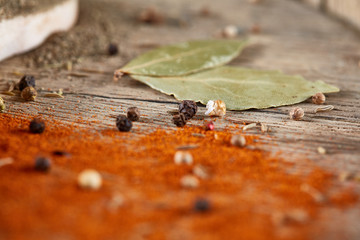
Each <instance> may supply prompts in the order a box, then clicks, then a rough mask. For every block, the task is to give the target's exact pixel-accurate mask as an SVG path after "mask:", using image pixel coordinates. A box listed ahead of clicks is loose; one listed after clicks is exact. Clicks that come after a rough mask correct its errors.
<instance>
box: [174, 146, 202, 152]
mask: <svg viewBox="0 0 360 240" xmlns="http://www.w3.org/2000/svg"><path fill="white" fill-rule="evenodd" d="M198 147H199V145H197V144H188V145H181V146H178V147H176V149H177V150H182V151H184V150H190V149H195V148H198Z"/></svg>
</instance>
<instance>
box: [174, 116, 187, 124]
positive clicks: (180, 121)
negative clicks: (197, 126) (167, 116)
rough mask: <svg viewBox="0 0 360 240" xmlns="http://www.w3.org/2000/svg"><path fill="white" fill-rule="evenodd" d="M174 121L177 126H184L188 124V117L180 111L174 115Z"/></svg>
mask: <svg viewBox="0 0 360 240" xmlns="http://www.w3.org/2000/svg"><path fill="white" fill-rule="evenodd" d="M173 122H174V124H175V125H176V126H177V127H183V126H185V125H186V118H185V116H184V114H182V113H179V114H176V115H174V117H173Z"/></svg>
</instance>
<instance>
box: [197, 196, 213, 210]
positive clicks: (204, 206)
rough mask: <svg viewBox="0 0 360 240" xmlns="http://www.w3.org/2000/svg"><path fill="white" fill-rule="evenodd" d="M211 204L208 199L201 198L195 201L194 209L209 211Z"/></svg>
mask: <svg viewBox="0 0 360 240" xmlns="http://www.w3.org/2000/svg"><path fill="white" fill-rule="evenodd" d="M210 207H211V204H210V202H209V201H208V200H207V199H204V198H199V199H196V201H195V203H194V211H196V212H201V213H204V212H207V211H209V210H210Z"/></svg>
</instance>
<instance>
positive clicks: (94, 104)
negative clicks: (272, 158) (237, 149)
mask: <svg viewBox="0 0 360 240" xmlns="http://www.w3.org/2000/svg"><path fill="white" fill-rule="evenodd" d="M92 2H94V0H92V1H88V2H86V4H91V3H92ZM84 3H85V1H83V2H82V4H84ZM107 4H109V6H111V4H113V5H114V6H115V5H116V4H118V5H119V6H121V7H122V8H123V9H126V10H124V12H123V16H120V18H122V21H118V22H117V23H116V27H117V28H118V33H117V35H115V36H113V39H114V40H116V41H117V42H118V43H120V51H121V54H120V55H118V56H117V57H107V56H102V57H97V58H85V59H84V60H83V61H82V62H81V63H80V64H78V65H75V66H74V68H73V70H72V72H69V71H68V70H65V69H62V70H57V69H52V68H38V69H36V68H27V67H26V65H25V64H24V62H23V61H22V59H23V56H18V57H14V58H12V59H9V60H6V61H4V62H2V63H1V64H0V90H6V88H7V83H8V81H9V80H18V79H19V78H20V75H21V74H22V73H26V74H33V75H34V76H36V78H37V86H38V87H39V88H40V87H43V88H44V89H45V90H43V91H41V93H40V97H39V98H38V99H37V101H36V102H28V103H25V102H23V101H22V100H21V99H20V98H19V97H16V96H5V95H1V96H2V97H3V98H4V99H5V101H6V103H7V106H8V109H10V110H11V113H13V114H16V115H22V114H23V113H35V114H42V115H49V116H53V117H54V118H56V119H61V120H63V121H65V122H76V121H77V119H78V118H84V119H89V120H91V121H93V123H92V124H91V126H89V127H91V128H96V129H102V128H109V127H114V118H113V116H114V115H116V114H119V113H121V112H124V111H125V110H126V108H127V107H129V106H139V107H140V109H141V111H142V113H143V114H144V115H146V117H145V118H144V119H145V120H144V121H143V122H141V123H139V124H140V125H141V126H142V127H149V128H150V127H151V128H152V127H174V126H173V124H172V123H171V118H172V117H171V114H170V113H169V111H171V110H173V109H176V108H177V104H178V102H177V101H176V100H175V99H174V98H173V97H171V96H166V95H164V94H161V93H159V92H157V91H155V90H152V89H151V88H150V87H148V86H146V85H144V84H142V83H139V82H137V81H135V80H132V79H130V78H129V77H124V78H122V79H121V81H119V82H113V80H112V74H113V71H114V70H115V69H116V68H118V67H120V66H122V65H123V64H125V63H126V62H127V61H129V60H130V59H132V58H133V57H135V56H137V55H139V54H140V53H142V52H144V51H146V50H148V49H151V48H148V47H144V45H162V44H168V43H176V42H181V41H186V40H189V39H208V38H212V37H214V35H216V33H217V32H218V31H219V30H220V29H222V28H223V27H225V26H227V25H229V24H235V25H238V26H240V27H243V28H244V29H250V28H251V27H252V26H253V25H254V24H258V25H259V26H261V32H260V33H259V34H251V33H250V34H249V35H248V38H249V40H250V43H251V45H250V46H249V47H248V48H247V49H245V51H244V53H243V54H242V55H241V56H240V57H238V58H237V59H236V60H235V61H233V62H232V63H231V64H232V65H236V66H244V67H250V68H257V69H280V70H282V71H284V72H285V73H288V74H300V75H303V76H304V77H305V78H307V79H309V80H317V79H321V80H324V81H326V82H327V83H330V84H334V85H337V86H338V87H340V89H341V92H340V93H336V94H331V95H328V98H327V104H331V105H334V106H335V109H334V110H333V111H330V112H323V113H317V114H314V113H311V110H312V108H313V107H314V105H312V104H311V103H310V102H305V103H302V104H298V105H297V106H298V107H303V108H304V109H305V110H306V111H307V112H306V115H305V118H304V119H303V120H302V121H291V120H289V118H288V112H289V110H290V109H291V108H292V106H288V107H279V108H272V109H265V110H248V111H231V112H229V113H228V114H227V116H226V117H225V118H224V119H222V120H219V121H218V122H217V128H218V129H221V128H223V127H225V126H227V125H229V124H232V122H233V121H232V120H233V119H235V120H238V121H240V122H242V121H244V122H262V123H265V124H267V125H268V126H270V127H271V129H272V131H271V132H270V134H262V133H261V132H260V131H259V130H251V131H248V133H249V134H257V135H261V139H262V141H264V142H270V141H271V144H268V145H265V148H266V149H268V150H271V151H273V152H278V151H282V152H283V155H284V157H285V159H286V160H289V161H293V160H295V159H302V158H308V159H311V160H314V161H316V162H317V164H319V165H321V166H324V167H326V168H331V169H336V170H337V171H343V170H344V171H345V170H356V171H359V170H360V161H359V160H360V157H359V154H360V120H359V118H360V111H359V108H360V101H359V100H360V66H359V64H360V63H359V61H360V41H359V40H360V39H359V34H358V33H356V32H354V31H353V30H351V29H350V28H347V26H345V25H343V24H341V23H339V22H336V21H335V20H334V19H331V18H328V17H327V16H325V15H322V14H321V13H319V12H317V11H316V10H314V9H311V8H310V7H308V6H306V5H302V4H300V3H298V2H296V1H285V0H284V1H273V0H267V1H264V2H263V3H261V4H251V3H249V1H239V0H223V1H206V0H202V1H195V2H194V1H190V0H184V1H181V3H180V2H177V1H171V0H157V1H151V2H147V1H143V0H136V1H128V2H120V1H116V0H111V1H107ZM150 5H154V6H157V8H159V9H160V10H161V11H163V12H164V13H167V14H181V13H184V12H187V13H189V14H190V18H189V19H190V20H189V22H188V25H187V26H185V27H175V26H171V25H168V24H163V25H158V26H152V25H144V24H134V22H133V20H132V18H131V16H132V17H133V16H134V15H133V14H134V13H135V12H137V11H139V8H138V6H150ZM169 6H171V7H172V8H169ZM204 6H206V7H208V8H209V9H210V11H213V13H214V14H213V15H211V16H209V17H200V16H198V15H197V14H198V12H199V9H201V8H202V7H204ZM168 9H169V10H168ZM83 14H86V13H83ZM90 70H91V71H90ZM19 73H20V74H19ZM59 88H62V89H64V96H65V98H64V99H55V98H45V97H41V94H43V93H47V92H49V91H51V90H57V89H59ZM204 111H205V107H204V106H201V107H200V111H199V112H200V114H199V116H200V117H199V118H198V120H194V121H192V122H191V123H190V124H191V125H199V124H202V120H201V116H202V115H203V113H204ZM79 124H81V123H79ZM134 132H135V133H137V134H142V133H141V132H140V131H138V130H136V129H135V130H134ZM273 143H276V144H273ZM320 146H321V147H324V148H325V149H326V151H327V153H326V154H325V155H321V154H319V153H318V151H317V148H318V147H320Z"/></svg>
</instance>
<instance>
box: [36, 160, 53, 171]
mask: <svg viewBox="0 0 360 240" xmlns="http://www.w3.org/2000/svg"><path fill="white" fill-rule="evenodd" d="M50 167H51V161H50V159H48V158H45V157H38V158H36V159H35V164H34V168H35V170H36V171H39V172H47V171H49V170H50Z"/></svg>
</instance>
